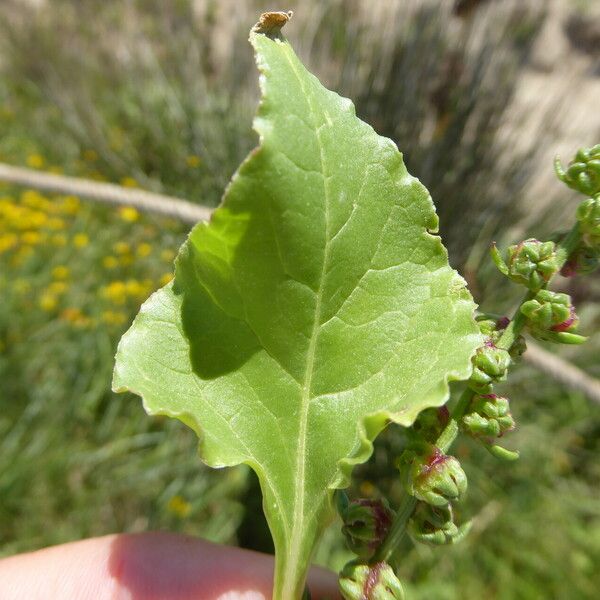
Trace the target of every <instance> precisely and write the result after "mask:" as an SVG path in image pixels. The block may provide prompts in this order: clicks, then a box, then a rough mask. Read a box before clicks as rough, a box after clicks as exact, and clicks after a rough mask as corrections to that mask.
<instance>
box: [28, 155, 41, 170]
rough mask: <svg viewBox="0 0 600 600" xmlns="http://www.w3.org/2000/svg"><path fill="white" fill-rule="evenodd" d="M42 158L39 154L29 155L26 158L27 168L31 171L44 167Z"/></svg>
mask: <svg viewBox="0 0 600 600" xmlns="http://www.w3.org/2000/svg"><path fill="white" fill-rule="evenodd" d="M44 163H45V161H44V157H43V156H41V155H40V154H30V155H29V156H28V157H27V166H28V167H31V168H32V169H41V168H42V167H43V166H44Z"/></svg>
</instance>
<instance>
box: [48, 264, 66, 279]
mask: <svg viewBox="0 0 600 600" xmlns="http://www.w3.org/2000/svg"><path fill="white" fill-rule="evenodd" d="M69 275H70V271H69V267H65V265H58V266H56V267H54V269H52V277H54V279H67V277H69Z"/></svg>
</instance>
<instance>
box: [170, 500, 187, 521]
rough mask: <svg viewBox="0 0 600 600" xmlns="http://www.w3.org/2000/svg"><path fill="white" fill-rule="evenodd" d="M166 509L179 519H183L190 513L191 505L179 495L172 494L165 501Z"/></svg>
mask: <svg viewBox="0 0 600 600" xmlns="http://www.w3.org/2000/svg"><path fill="white" fill-rule="evenodd" d="M167 510H168V511H169V512H170V513H173V514H174V515H175V516H177V517H179V518H180V519H184V518H185V517H187V516H188V515H189V514H190V511H191V510H192V505H191V504H190V503H189V502H188V501H187V500H185V498H182V497H181V496H173V497H172V498H171V499H170V500H169V502H168V503H167Z"/></svg>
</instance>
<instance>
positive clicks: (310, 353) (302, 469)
mask: <svg viewBox="0 0 600 600" xmlns="http://www.w3.org/2000/svg"><path fill="white" fill-rule="evenodd" d="M284 54H285V57H286V59H287V61H288V62H289V64H290V67H291V69H292V72H293V73H294V75H295V76H296V78H297V80H298V83H299V85H300V88H301V89H302V92H303V94H304V97H305V98H306V103H307V104H308V108H309V110H310V113H311V117H312V121H313V127H314V131H315V137H316V141H317V145H318V147H319V160H320V163H321V175H322V177H323V193H324V215H325V248H324V251H323V265H322V268H321V274H320V277H319V287H318V289H317V292H316V299H315V315H314V320H313V326H312V331H311V334H310V342H309V345H308V350H307V353H306V366H305V370H304V380H303V383H302V394H301V397H300V422H299V431H298V444H297V458H296V474H297V478H296V487H295V491H294V520H293V526H292V536H291V540H290V556H289V558H288V561H287V569H288V570H290V569H291V570H292V573H291V575H293V570H294V569H295V568H296V565H297V564H298V559H299V555H300V546H301V543H302V536H303V532H304V529H305V528H304V487H305V486H304V479H305V476H306V431H307V425H308V413H309V407H310V392H311V388H312V378H313V374H314V363H315V354H316V345H317V334H318V330H319V327H320V321H321V306H322V299H323V287H324V281H325V276H326V273H327V270H328V266H329V249H330V243H329V190H328V185H327V181H328V176H327V175H326V168H325V156H324V152H323V142H322V140H321V134H320V130H321V126H317V125H316V123H315V120H314V119H315V117H314V115H316V114H317V111H316V109H315V107H314V105H313V103H312V101H311V95H310V93H309V92H308V91H307V89H306V88H305V85H304V82H303V80H302V77H301V75H300V73H299V72H298V69H297V67H296V65H295V64H294V61H293V60H292V59H291V58H290V55H289V51H288V46H287V44H286V46H285V53H284ZM284 581H286V582H287V584H288V585H290V586H293V584H294V578H293V576H290V577H286V576H284ZM289 591H290V592H291V593H293V590H289ZM290 597H291V596H290Z"/></svg>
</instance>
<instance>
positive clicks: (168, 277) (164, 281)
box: [158, 273, 173, 285]
mask: <svg viewBox="0 0 600 600" xmlns="http://www.w3.org/2000/svg"><path fill="white" fill-rule="evenodd" d="M171 279H173V273H165V274H164V275H161V277H160V279H159V280H158V282H159V283H160V285H167V283H169V281H171Z"/></svg>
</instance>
